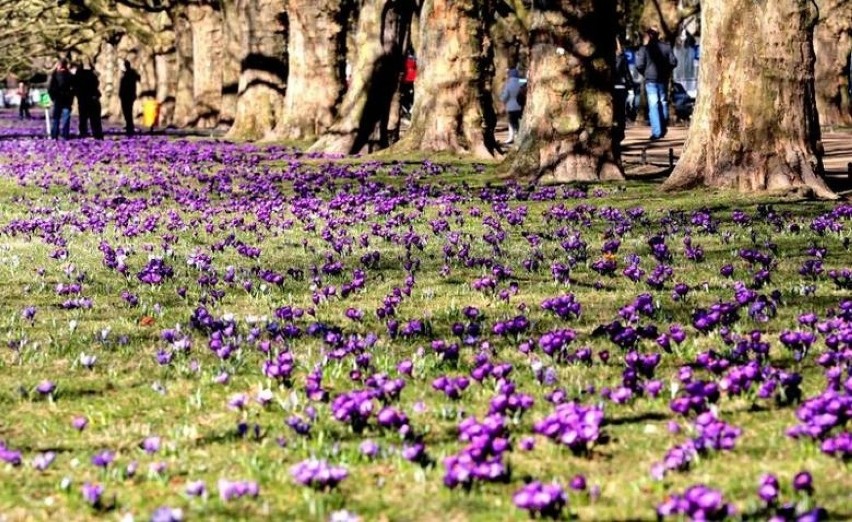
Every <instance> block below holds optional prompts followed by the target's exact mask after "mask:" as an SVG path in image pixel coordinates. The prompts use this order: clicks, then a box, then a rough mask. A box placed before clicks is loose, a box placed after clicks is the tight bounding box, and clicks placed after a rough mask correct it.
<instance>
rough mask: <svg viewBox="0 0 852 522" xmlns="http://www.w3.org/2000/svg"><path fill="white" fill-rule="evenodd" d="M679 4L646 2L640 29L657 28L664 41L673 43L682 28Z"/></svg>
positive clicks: (668, 0) (669, 0) (673, 0)
mask: <svg viewBox="0 0 852 522" xmlns="http://www.w3.org/2000/svg"><path fill="white" fill-rule="evenodd" d="M679 3H680V1H679V0H645V6H644V8H643V9H642V16H641V18H640V19H639V25H640V27H639V28H638V29H639V30H640V31H642V30H644V29H647V28H649V27H657V28H658V29H659V30H660V34H661V37H662V38H663V39H665V40H668V41H673V40H674V38H675V37H676V36H677V32H678V29H679V26H680V13H679V10H678V4H679Z"/></svg>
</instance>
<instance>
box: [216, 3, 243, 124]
mask: <svg viewBox="0 0 852 522" xmlns="http://www.w3.org/2000/svg"><path fill="white" fill-rule="evenodd" d="M240 31H241V29H240V20H239V14H238V12H237V0H222V38H223V40H224V48H223V53H222V57H223V63H222V109H221V112H220V114H219V125H220V126H222V127H225V128H229V127H230V126H231V124H233V123H234V118H235V117H236V112H237V95H238V93H239V86H240V60H241V54H242V46H241V45H240V44H241V40H240V38H241V35H240Z"/></svg>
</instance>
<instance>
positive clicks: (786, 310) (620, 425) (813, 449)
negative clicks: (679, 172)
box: [0, 114, 852, 522]
mask: <svg viewBox="0 0 852 522" xmlns="http://www.w3.org/2000/svg"><path fill="white" fill-rule="evenodd" d="M40 123H41V126H43V122H40ZM39 132H43V129H41V127H39V126H38V125H37V123H35V122H34V123H31V124H29V125H21V124H19V122H17V121H15V120H11V119H9V117H8V114H0V197H2V205H0V281H2V285H0V306H2V314H0V336H2V346H0V406H2V409H3V415H2V420H0V519H3V520H6V519H8V520H46V519H51V520H87V519H95V518H102V519H106V520H137V521H142V520H145V521H147V520H151V521H157V522H162V521H175V520H188V521H189V520H205V521H206V520H234V519H269V520H322V521H328V520H333V521H354V520H361V521H365V522H366V521H374V520H429V521H431V520H454V521H455V520H459V521H461V520H482V521H493V520H526V519H529V518H530V517H533V518H554V519H559V520H563V519H571V518H578V519H581V520H646V519H647V520H654V519H657V518H660V519H665V520H682V519H697V520H722V519H730V520H768V519H772V520H779V521H781V520H785V521H787V520H790V521H793V520H802V521H811V520H830V519H837V520H840V519H849V518H852V503H850V501H849V499H850V492H851V491H852V474H850V470H849V462H850V456H852V432H850V424H851V423H850V419H851V418H852V245H850V242H851V241H852V205H850V204H849V203H848V202H840V203H821V202H808V201H793V200H781V199H777V200H768V199H749V198H745V197H742V196H738V195H735V194H729V193H722V192H711V191H695V192H693V193H691V194H686V195H680V196H672V195H664V194H661V193H659V192H658V190H657V187H656V186H655V185H654V184H653V183H647V182H637V181H631V182H627V183H623V184H620V185H613V184H603V185H590V186H585V185H583V186H581V185H571V186H540V185H539V186H536V185H527V184H521V183H513V182H505V181H497V180H496V179H497V178H496V177H495V176H494V174H493V166H492V165H488V164H476V163H470V162H464V161H451V162H447V163H438V162H437V160H436V162H432V161H413V160H403V159H400V160H397V161H392V160H388V159H382V160H381V161H377V160H373V159H371V158H369V157H364V158H340V157H323V156H321V155H307V154H303V153H301V152H299V151H298V150H296V149H293V148H289V147H285V146H261V145H254V144H240V143H229V142H224V141H214V140H204V139H195V138H179V137H167V136H144V137H137V138H132V139H115V138H109V137H108V139H107V140H106V141H103V142H96V141H90V140H72V141H69V142H58V143H57V142H51V141H48V140H45V139H44V138H42V137H36V134H37V133H39Z"/></svg>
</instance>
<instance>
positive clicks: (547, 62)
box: [508, 0, 623, 182]
mask: <svg viewBox="0 0 852 522" xmlns="http://www.w3.org/2000/svg"><path fill="white" fill-rule="evenodd" d="M615 29H616V27H615V2H614V1H613V2H610V1H603V2H602V1H598V0H579V1H578V0H560V1H558V2H551V3H549V4H548V6H547V7H543V6H541V5H540V4H534V6H533V11H532V18H531V45H532V48H531V52H530V75H529V86H528V88H527V89H528V94H527V105H526V108H525V110H524V115H523V119H522V120H521V128H520V133H519V134H520V136H519V142H520V144H519V147H518V150H517V152H516V153H515V154H514V155H512V156H510V158H509V159H508V161H509V162H510V172H511V173H512V174H513V175H515V176H519V177H527V176H533V177H535V178H537V179H542V180H544V181H558V182H568V181H593V180H613V179H622V178H623V173H622V169H621V161H620V158H619V154H618V151H617V147H616V145H615V143H614V142H613V139H612V125H613V105H612V103H613V101H612V65H613V63H612V62H613V61H614V60H615Z"/></svg>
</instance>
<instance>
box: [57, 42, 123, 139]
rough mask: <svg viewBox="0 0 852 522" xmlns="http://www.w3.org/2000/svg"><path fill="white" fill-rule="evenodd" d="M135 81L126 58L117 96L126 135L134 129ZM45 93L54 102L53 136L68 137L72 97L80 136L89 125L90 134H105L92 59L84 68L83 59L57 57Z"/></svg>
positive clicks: (98, 87)
mask: <svg viewBox="0 0 852 522" xmlns="http://www.w3.org/2000/svg"><path fill="white" fill-rule="evenodd" d="M137 83H139V74H138V73H137V72H136V71H135V70H133V68H132V67H131V65H130V62H129V61H127V60H125V61H124V74H123V75H122V77H121V83H120V85H119V92H118V96H119V99H120V100H121V111H122V113H123V115H124V121H125V131H126V132H127V134H128V135H133V134H134V133H135V127H134V125H133V103H134V102H135V101H136V85H137ZM47 93H48V95H50V100H51V102H52V104H53V111H52V114H51V127H50V137H51V138H52V139H59V138H62V139H65V140H67V139H69V138H70V137H71V109H72V107H73V105H74V100H75V99H76V100H77V112H78V116H79V136H80V137H81V138H85V137H88V136H89V130H90V129H91V135H92V136H93V137H94V138H95V139H98V140H102V139H103V138H104V131H103V125H102V124H101V91H100V80H99V79H98V75H97V74H96V73H95V71H94V68H93V67H92V64H91V63H90V64H89V67H88V68H87V67H85V66H84V64H83V63H82V62H77V63H74V64H69V62H68V60H67V59H65V58H63V59H61V60H59V62H58V63H57V64H56V67H55V68H54V70H53V72H52V73H51V75H50V80H49V82H48V84H47Z"/></svg>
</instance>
